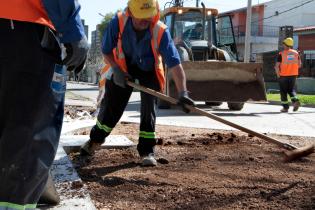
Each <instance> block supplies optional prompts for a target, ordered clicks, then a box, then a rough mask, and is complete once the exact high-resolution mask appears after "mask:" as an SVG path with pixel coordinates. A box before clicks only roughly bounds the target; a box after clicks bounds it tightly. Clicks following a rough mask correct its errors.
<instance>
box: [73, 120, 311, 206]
mask: <svg viewBox="0 0 315 210" xmlns="http://www.w3.org/2000/svg"><path fill="white" fill-rule="evenodd" d="M138 127H139V125H137V124H129V123H122V124H120V125H118V126H117V127H116V128H115V129H114V131H113V134H123V135H126V136H127V137H128V138H129V139H131V140H134V141H136V140H137V138H138ZM157 133H158V134H159V139H158V145H157V146H156V153H157V158H158V160H159V163H160V164H158V166H157V167H153V168H143V167H141V166H140V164H139V156H138V154H137V151H136V149H135V148H129V149H121V150H119V149H103V150H99V151H97V152H96V154H95V156H94V157H92V158H82V157H80V156H79V155H78V154H71V158H72V160H73V163H74V165H75V167H76V169H77V170H78V172H79V175H80V176H81V178H82V180H83V181H84V183H85V185H86V186H87V188H88V190H89V192H90V195H91V197H92V200H93V202H94V203H95V205H96V206H97V208H98V209H315V155H314V154H313V155H311V156H310V157H308V158H304V159H302V160H299V161H295V162H292V163H286V164H284V163H282V162H281V158H282V150H281V149H279V148H277V147H275V146H274V145H271V144H267V143H266V142H264V141H263V140H260V139H257V138H256V137H252V136H248V135H247V134H244V133H240V132H230V131H217V130H216V131H214V130H209V129H196V128H182V127H173V126H157ZM273 137H274V138H278V139H279V140H280V139H281V140H284V141H287V142H290V143H296V142H297V141H299V144H301V145H302V144H306V143H309V142H314V141H315V139H312V138H303V137H295V138H292V137H287V136H275V135H274V136H273Z"/></svg>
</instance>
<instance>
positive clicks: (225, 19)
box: [159, 0, 266, 110]
mask: <svg viewBox="0 0 315 210" xmlns="http://www.w3.org/2000/svg"><path fill="white" fill-rule="evenodd" d="M173 2H174V3H173ZM170 4H171V6H170V7H168V8H165V9H164V10H163V19H164V23H165V24H166V25H167V26H168V28H169V30H170V33H171V36H172V38H173V40H174V43H175V45H176V48H177V50H178V52H179V54H180V57H181V60H182V65H183V68H184V71H185V73H186V77H187V78H186V79H187V88H188V90H189V91H190V96H191V98H192V99H194V100H195V101H203V102H205V103H206V104H209V105H220V104H221V103H222V102H227V103H228V107H229V109H230V110H241V109H242V108H243V105H244V102H246V101H249V100H250V101H266V93H265V85H264V79H263V75H262V64H261V63H243V62H240V61H239V59H238V53H237V48H236V43H235V36H234V32H233V26H232V21H231V18H230V16H228V15H226V16H220V15H219V14H218V10H216V9H212V8H206V7H205V6H204V4H203V3H201V4H202V7H197V6H196V7H184V6H183V2H182V1H181V0H175V1H172V2H170ZM165 94H166V95H169V96H171V97H176V88H175V84H174V81H173V80H172V76H171V74H170V72H169V71H167V69H166V88H165ZM159 108H162V109H163V108H169V106H168V105H167V103H165V102H163V101H161V102H160V103H159Z"/></svg>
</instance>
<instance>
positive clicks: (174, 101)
mask: <svg viewBox="0 0 315 210" xmlns="http://www.w3.org/2000/svg"><path fill="white" fill-rule="evenodd" d="M127 84H128V85H129V86H131V87H133V88H136V89H137V90H140V91H142V92H145V93H148V94H150V95H153V96H155V97H157V98H159V99H162V100H164V101H167V102H169V103H171V104H177V103H178V100H177V99H175V98H172V97H169V96H167V95H165V94H162V93H160V92H157V91H155V90H152V89H150V88H147V87H143V86H141V85H138V84H136V83H134V82H130V81H127ZM185 107H186V108H187V109H189V110H190V111H191V112H194V113H197V114H200V115H203V116H205V117H209V118H211V119H213V120H216V121H218V122H221V123H223V124H225V125H229V126H231V127H233V128H236V129H238V130H241V131H243V132H245V133H248V134H251V135H253V136H256V137H259V138H261V139H263V140H266V141H268V142H270V143H273V144H276V145H278V146H281V147H283V148H285V149H287V150H295V149H297V147H296V146H294V145H292V144H288V143H284V142H281V141H279V140H277V139H274V138H271V137H269V136H266V135H264V134H261V133H258V132H256V131H253V130H250V129H248V128H245V127H243V126H240V125H237V124H235V123H232V122H230V121H228V120H225V119H223V118H221V117H219V116H217V115H214V114H212V113H209V112H206V111H203V110H201V109H199V108H197V107H194V106H190V105H185Z"/></svg>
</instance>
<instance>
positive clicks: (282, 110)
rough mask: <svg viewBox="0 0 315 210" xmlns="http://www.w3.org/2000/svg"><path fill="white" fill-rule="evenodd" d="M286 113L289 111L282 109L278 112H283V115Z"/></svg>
mask: <svg viewBox="0 0 315 210" xmlns="http://www.w3.org/2000/svg"><path fill="white" fill-rule="evenodd" d="M288 111H289V109H287V108H282V109H281V110H280V112H283V113H285V112H288Z"/></svg>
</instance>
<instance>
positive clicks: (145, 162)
mask: <svg viewBox="0 0 315 210" xmlns="http://www.w3.org/2000/svg"><path fill="white" fill-rule="evenodd" d="M156 165H157V161H156V160H155V157H154V153H150V154H148V155H146V156H143V157H142V166H156Z"/></svg>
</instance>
